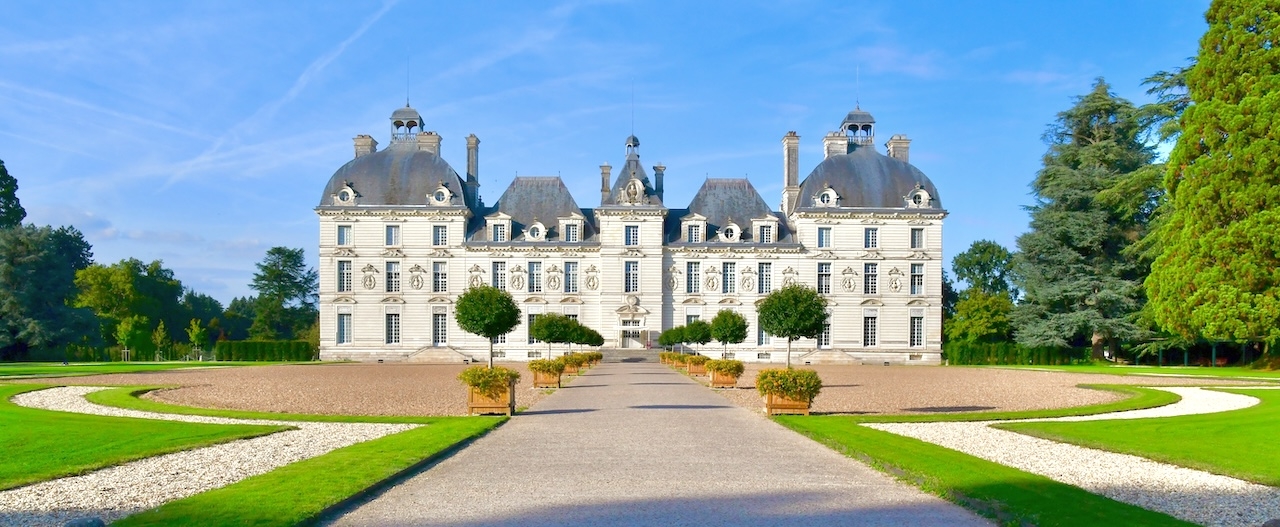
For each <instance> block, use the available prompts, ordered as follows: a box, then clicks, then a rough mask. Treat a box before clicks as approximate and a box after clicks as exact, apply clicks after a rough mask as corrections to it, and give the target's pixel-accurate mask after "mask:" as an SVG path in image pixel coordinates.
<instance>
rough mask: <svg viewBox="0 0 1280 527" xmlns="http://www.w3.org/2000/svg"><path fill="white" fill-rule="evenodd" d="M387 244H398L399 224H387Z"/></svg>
mask: <svg viewBox="0 0 1280 527" xmlns="http://www.w3.org/2000/svg"><path fill="white" fill-rule="evenodd" d="M387 245H400V226H399V225H387Z"/></svg>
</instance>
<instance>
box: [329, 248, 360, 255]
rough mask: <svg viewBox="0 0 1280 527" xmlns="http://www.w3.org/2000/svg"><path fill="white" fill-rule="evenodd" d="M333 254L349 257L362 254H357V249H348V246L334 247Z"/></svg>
mask: <svg viewBox="0 0 1280 527" xmlns="http://www.w3.org/2000/svg"><path fill="white" fill-rule="evenodd" d="M333 255H334V256H344V257H347V258H356V257H358V256H360V255H358V254H356V252H355V251H353V250H351V249H348V248H346V247H339V248H337V249H334V250H333Z"/></svg>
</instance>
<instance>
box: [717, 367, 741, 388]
mask: <svg viewBox="0 0 1280 527" xmlns="http://www.w3.org/2000/svg"><path fill="white" fill-rule="evenodd" d="M737 386H738V378H737V377H730V376H729V375H725V374H723V373H720V372H718V371H713V372H711V387H712V388H734V387H737Z"/></svg>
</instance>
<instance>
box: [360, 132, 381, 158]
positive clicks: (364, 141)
mask: <svg viewBox="0 0 1280 527" xmlns="http://www.w3.org/2000/svg"><path fill="white" fill-rule="evenodd" d="M355 142H356V158H360V157H363V156H367V155H369V154H372V153H374V152H377V151H378V141H377V140H376V139H374V138H373V136H369V135H364V134H360V135H357V136H356V137H355Z"/></svg>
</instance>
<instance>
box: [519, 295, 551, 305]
mask: <svg viewBox="0 0 1280 527" xmlns="http://www.w3.org/2000/svg"><path fill="white" fill-rule="evenodd" d="M524 303H526V304H545V303H547V300H546V299H544V298H542V297H540V296H531V297H528V298H526V299H524Z"/></svg>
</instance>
